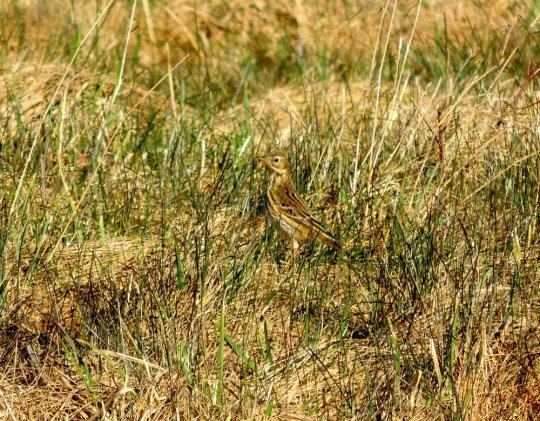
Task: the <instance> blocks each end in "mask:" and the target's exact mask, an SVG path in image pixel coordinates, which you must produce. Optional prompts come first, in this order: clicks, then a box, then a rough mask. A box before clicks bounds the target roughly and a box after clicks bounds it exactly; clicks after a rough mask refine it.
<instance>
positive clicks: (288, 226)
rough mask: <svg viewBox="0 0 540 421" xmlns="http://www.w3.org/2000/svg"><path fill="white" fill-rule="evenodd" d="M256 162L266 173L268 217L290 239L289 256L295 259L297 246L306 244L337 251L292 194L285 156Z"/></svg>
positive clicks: (320, 226) (327, 235)
mask: <svg viewBox="0 0 540 421" xmlns="http://www.w3.org/2000/svg"><path fill="white" fill-rule="evenodd" d="M259 159H260V160H261V161H262V162H264V164H265V165H266V167H267V168H268V170H269V171H270V179H269V180H268V188H267V189H266V205H267V209H268V213H269V215H270V218H271V219H272V221H273V222H274V223H275V224H276V225H277V226H278V227H279V229H280V230H281V232H282V233H283V234H284V235H285V236H286V237H288V238H290V239H291V241H292V244H293V256H295V255H296V252H297V250H298V248H299V247H300V243H305V242H307V241H319V242H321V243H324V244H326V245H327V246H329V247H332V248H333V249H335V250H341V247H340V245H339V243H338V242H337V240H335V239H334V238H333V237H332V235H331V234H330V233H328V231H326V229H325V228H324V227H323V226H322V224H321V223H320V222H319V221H317V219H315V218H314V217H313V215H311V213H310V212H309V209H308V207H307V205H306V203H305V202H304V201H303V200H302V198H301V197H300V196H299V194H298V192H297V191H296V188H295V187H294V184H293V181H292V177H291V166H290V164H289V159H288V158H287V154H286V153H285V152H283V151H278V152H275V153H273V154H271V155H268V156H263V157H260V158H259Z"/></svg>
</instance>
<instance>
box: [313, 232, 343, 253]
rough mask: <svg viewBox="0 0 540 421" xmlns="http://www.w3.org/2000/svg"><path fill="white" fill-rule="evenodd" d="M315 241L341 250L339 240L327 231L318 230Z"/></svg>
mask: <svg viewBox="0 0 540 421" xmlns="http://www.w3.org/2000/svg"><path fill="white" fill-rule="evenodd" d="M317 241H320V242H321V243H323V244H326V245H327V246H328V247H332V248H333V249H334V250H336V251H341V245H340V244H339V242H338V241H337V240H336V239H335V238H334V237H332V236H331V235H330V234H328V233H327V232H324V231H321V232H319V233H318V235H317Z"/></svg>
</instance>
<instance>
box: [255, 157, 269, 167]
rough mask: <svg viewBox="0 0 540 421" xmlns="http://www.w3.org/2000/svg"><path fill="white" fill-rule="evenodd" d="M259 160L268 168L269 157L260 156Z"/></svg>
mask: <svg viewBox="0 0 540 421" xmlns="http://www.w3.org/2000/svg"><path fill="white" fill-rule="evenodd" d="M257 159H258V160H259V161H261V162H262V163H263V164H264V165H266V166H267V167H268V157H267V156H258V157H257Z"/></svg>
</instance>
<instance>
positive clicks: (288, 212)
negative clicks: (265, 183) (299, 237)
mask: <svg viewBox="0 0 540 421" xmlns="http://www.w3.org/2000/svg"><path fill="white" fill-rule="evenodd" d="M281 187H282V189H281V191H280V192H278V194H277V195H276V196H277V198H281V200H276V202H277V205H278V207H279V209H280V213H281V214H282V216H283V217H286V218H290V219H291V220H292V221H293V222H294V223H296V224H298V225H301V226H304V227H306V228H307V229H308V230H309V231H310V232H311V233H312V234H311V235H310V236H311V237H312V238H316V239H318V240H319V241H322V242H323V243H325V244H327V245H329V246H331V247H333V248H335V249H339V248H340V247H339V244H338V242H337V241H336V240H335V239H334V238H333V237H332V235H331V234H330V233H329V232H328V231H327V230H326V229H325V228H324V227H323V225H322V224H321V223H320V222H319V221H318V220H317V219H316V218H315V217H314V216H313V215H312V214H311V212H310V211H309V209H308V207H307V205H306V203H305V202H304V201H303V200H302V198H301V197H300V195H299V194H298V192H297V191H296V189H295V188H294V186H293V185H292V184H290V183H285V184H283V185H282V186H281Z"/></svg>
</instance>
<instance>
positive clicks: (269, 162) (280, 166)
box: [259, 151, 291, 175]
mask: <svg viewBox="0 0 540 421" xmlns="http://www.w3.org/2000/svg"><path fill="white" fill-rule="evenodd" d="M259 160H261V161H262V162H263V163H264V165H266V167H267V168H268V169H269V170H270V171H271V172H274V173H277V174H280V175H288V174H290V172H291V165H290V164H289V158H288V157H287V154H286V153H285V152H283V151H277V152H274V153H272V154H270V155H267V156H260V157H259Z"/></svg>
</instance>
